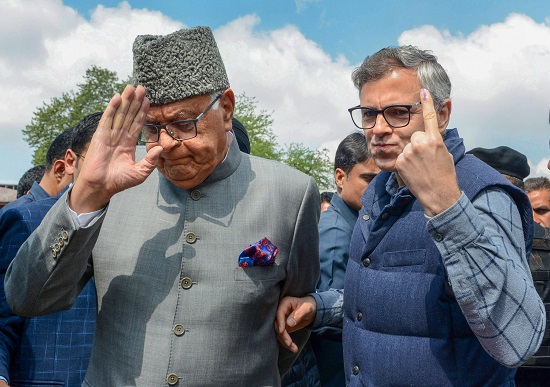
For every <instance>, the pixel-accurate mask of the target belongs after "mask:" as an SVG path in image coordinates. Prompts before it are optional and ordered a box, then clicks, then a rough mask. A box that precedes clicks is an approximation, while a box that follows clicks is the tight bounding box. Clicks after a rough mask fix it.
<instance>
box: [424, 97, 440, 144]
mask: <svg viewBox="0 0 550 387" xmlns="http://www.w3.org/2000/svg"><path fill="white" fill-rule="evenodd" d="M420 99H421V100H422V115H423V117H424V132H426V133H432V134H435V133H437V134H438V135H439V125H438V122H437V112H436V111H435V107H434V101H433V99H432V95H431V94H430V92H429V91H428V90H427V89H422V90H420Z"/></svg>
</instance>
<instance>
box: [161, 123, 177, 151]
mask: <svg viewBox="0 0 550 387" xmlns="http://www.w3.org/2000/svg"><path fill="white" fill-rule="evenodd" d="M180 143H181V141H180V140H176V139H175V138H174V137H172V135H171V134H170V133H169V132H168V131H167V130H166V129H164V128H163V129H161V130H160V134H159V145H160V146H161V147H162V149H164V151H169V150H171V149H172V148H174V147H176V146H178V145H179V144H180Z"/></svg>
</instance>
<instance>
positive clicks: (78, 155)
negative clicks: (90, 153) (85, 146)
mask: <svg viewBox="0 0 550 387" xmlns="http://www.w3.org/2000/svg"><path fill="white" fill-rule="evenodd" d="M74 154H75V155H76V157H80V158H81V159H82V160H84V159H85V158H86V157H84V156H82V155H81V154H80V153H76V152H74Z"/></svg>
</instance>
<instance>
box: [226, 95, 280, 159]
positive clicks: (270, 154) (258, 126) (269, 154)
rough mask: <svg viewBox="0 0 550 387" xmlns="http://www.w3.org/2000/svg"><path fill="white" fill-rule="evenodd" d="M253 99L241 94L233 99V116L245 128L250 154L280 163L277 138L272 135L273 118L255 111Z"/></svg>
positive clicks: (263, 111) (262, 111)
mask: <svg viewBox="0 0 550 387" xmlns="http://www.w3.org/2000/svg"><path fill="white" fill-rule="evenodd" d="M257 104H258V102H257V101H256V98H255V97H249V96H247V95H246V94H245V93H242V94H240V95H238V96H236V98H235V111H234V112H233V115H234V116H235V118H236V119H238V120H239V121H240V122H241V123H242V124H243V125H244V127H245V128H246V131H247V132H248V138H249V139H250V153H251V154H253V155H254V156H258V157H263V158H264V159H270V160H277V161H281V159H282V156H283V154H282V151H281V150H280V149H278V144H277V136H275V133H273V129H271V125H272V124H273V118H271V114H273V112H271V113H269V112H267V111H266V110H260V111H259V112H258V111H257Z"/></svg>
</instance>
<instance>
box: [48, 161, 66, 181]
mask: <svg viewBox="0 0 550 387" xmlns="http://www.w3.org/2000/svg"><path fill="white" fill-rule="evenodd" d="M65 167H66V165H65V160H63V159H57V160H55V161H54V163H53V166H52V171H53V174H54V176H55V181H56V182H57V184H59V182H61V180H63V178H64V177H65V174H66V173H67V172H66V169H65Z"/></svg>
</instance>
